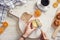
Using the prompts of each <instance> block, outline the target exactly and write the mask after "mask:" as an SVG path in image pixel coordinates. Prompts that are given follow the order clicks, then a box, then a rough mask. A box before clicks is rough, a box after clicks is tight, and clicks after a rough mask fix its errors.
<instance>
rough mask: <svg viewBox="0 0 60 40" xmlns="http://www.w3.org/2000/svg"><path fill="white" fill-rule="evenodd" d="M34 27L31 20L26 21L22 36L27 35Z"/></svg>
mask: <svg viewBox="0 0 60 40" xmlns="http://www.w3.org/2000/svg"><path fill="white" fill-rule="evenodd" d="M35 29H36V28H34V27H32V25H31V21H30V22H29V23H27V26H26V29H25V32H24V34H23V36H24V37H28V36H29V35H30V34H31V33H32V32H33V31H34V30H35Z"/></svg>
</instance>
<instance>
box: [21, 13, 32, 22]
mask: <svg viewBox="0 0 60 40" xmlns="http://www.w3.org/2000/svg"><path fill="white" fill-rule="evenodd" d="M31 17H32V15H31V14H28V13H27V12H24V13H23V14H22V16H21V19H22V20H23V21H25V22H28V21H29V19H30V18H31Z"/></svg>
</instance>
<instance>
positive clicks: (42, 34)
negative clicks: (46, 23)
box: [40, 30, 48, 40]
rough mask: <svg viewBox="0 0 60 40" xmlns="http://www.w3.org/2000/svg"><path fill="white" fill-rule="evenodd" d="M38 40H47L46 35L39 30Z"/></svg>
mask: <svg viewBox="0 0 60 40" xmlns="http://www.w3.org/2000/svg"><path fill="white" fill-rule="evenodd" d="M40 40H48V38H47V36H46V34H45V33H44V32H43V31H42V30H41V35H40Z"/></svg>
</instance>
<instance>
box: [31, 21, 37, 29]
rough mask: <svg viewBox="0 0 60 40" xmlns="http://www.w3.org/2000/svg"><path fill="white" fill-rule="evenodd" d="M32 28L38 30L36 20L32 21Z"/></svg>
mask: <svg viewBox="0 0 60 40" xmlns="http://www.w3.org/2000/svg"><path fill="white" fill-rule="evenodd" d="M32 27H35V28H37V27H38V26H37V23H36V21H35V20H33V21H32Z"/></svg>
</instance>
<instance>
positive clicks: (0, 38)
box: [0, 0, 60, 40]
mask: <svg viewBox="0 0 60 40" xmlns="http://www.w3.org/2000/svg"><path fill="white" fill-rule="evenodd" d="M55 1H56V0H50V8H49V10H48V11H47V12H46V13H42V15H41V16H40V18H39V19H40V20H41V22H42V24H43V26H42V28H41V29H42V30H43V31H44V32H46V34H47V36H48V38H49V40H53V39H51V35H52V33H53V28H51V23H52V20H53V18H54V16H55V13H56V10H57V8H59V7H60V5H59V6H58V7H57V8H53V7H52V4H53V3H54V2H55ZM35 3H36V1H35V0H30V1H29V2H27V4H25V5H23V6H17V7H16V8H14V9H13V10H10V11H12V12H11V14H13V15H15V16H16V17H18V18H20V16H21V14H22V13H23V12H28V13H31V14H33V13H34V4H35ZM43 17H44V18H43ZM6 20H7V21H8V22H9V23H10V25H9V27H8V28H7V29H6V30H5V32H4V33H3V34H2V35H0V40H18V38H19V34H18V33H17V31H16V26H15V25H16V24H15V23H16V21H14V20H13V19H11V18H8V17H7V18H6ZM10 21H12V22H10Z"/></svg>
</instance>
